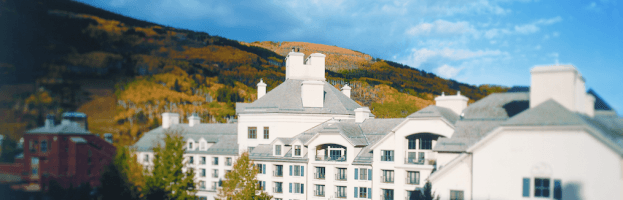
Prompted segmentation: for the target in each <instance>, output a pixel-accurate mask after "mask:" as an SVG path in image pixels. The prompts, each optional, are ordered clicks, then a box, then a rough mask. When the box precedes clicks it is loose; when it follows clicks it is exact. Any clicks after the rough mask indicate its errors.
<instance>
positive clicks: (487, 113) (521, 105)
mask: <svg viewBox="0 0 623 200" xmlns="http://www.w3.org/2000/svg"><path fill="white" fill-rule="evenodd" d="M529 101H530V93H528V92H513V93H493V94H490V95H489V96H487V97H485V98H482V99H480V100H478V101H477V102H475V103H473V104H471V105H469V106H468V107H467V108H465V110H463V113H464V115H463V119H480V120H482V119H491V120H506V119H508V118H509V117H512V116H514V115H515V114H517V113H520V112H522V111H524V110H526V109H528V108H529V106H530V105H529Z"/></svg>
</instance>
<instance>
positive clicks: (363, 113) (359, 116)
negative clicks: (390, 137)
mask: <svg viewBox="0 0 623 200" xmlns="http://www.w3.org/2000/svg"><path fill="white" fill-rule="evenodd" d="M370 113H371V112H370V108H368V107H360V108H357V109H355V123H362V122H363V121H366V119H368V118H370Z"/></svg>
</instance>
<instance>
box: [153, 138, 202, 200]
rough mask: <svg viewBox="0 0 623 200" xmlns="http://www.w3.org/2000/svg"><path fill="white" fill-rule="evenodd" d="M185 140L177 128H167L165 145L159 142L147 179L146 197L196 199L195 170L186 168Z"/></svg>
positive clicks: (179, 199) (154, 150)
mask: <svg viewBox="0 0 623 200" xmlns="http://www.w3.org/2000/svg"><path fill="white" fill-rule="evenodd" d="M184 144H185V142H184V139H183V137H182V135H181V134H180V132H179V131H177V130H170V129H169V130H166V131H165V138H164V146H162V144H161V143H158V144H157V145H156V147H155V148H153V152H154V159H153V163H154V167H153V169H151V174H150V175H148V176H147V177H146V179H145V189H144V193H145V198H147V199H167V200H168V199H171V200H172V199H175V200H182V199H186V200H194V199H195V198H196V197H195V193H196V192H197V189H196V188H195V182H194V180H193V179H194V177H195V173H194V171H193V170H184V168H185V167H186V166H187V163H186V161H185V160H184V152H185V150H186V148H185V145H184Z"/></svg>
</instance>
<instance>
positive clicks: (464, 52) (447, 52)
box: [407, 48, 508, 67]
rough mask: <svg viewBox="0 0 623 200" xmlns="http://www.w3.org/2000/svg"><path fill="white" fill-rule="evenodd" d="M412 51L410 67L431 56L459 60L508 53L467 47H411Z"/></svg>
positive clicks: (409, 60) (420, 63)
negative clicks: (475, 49) (472, 49)
mask: <svg viewBox="0 0 623 200" xmlns="http://www.w3.org/2000/svg"><path fill="white" fill-rule="evenodd" d="M411 51H412V53H411V54H410V55H409V56H408V58H407V64H409V65H411V66H412V67H420V65H422V63H426V62H428V61H429V60H430V59H432V58H438V59H446V60H451V61H459V60H467V59H472V58H478V57H487V56H505V55H508V53H507V52H502V51H500V50H494V51H492V50H484V51H483V50H478V51H471V50H468V49H451V48H444V49H428V48H422V49H412V50H411Z"/></svg>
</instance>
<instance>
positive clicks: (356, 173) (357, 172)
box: [355, 168, 363, 180]
mask: <svg viewBox="0 0 623 200" xmlns="http://www.w3.org/2000/svg"><path fill="white" fill-rule="evenodd" d="M358 174H359V169H357V168H355V180H357V176H358ZM361 178H363V177H361Z"/></svg>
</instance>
